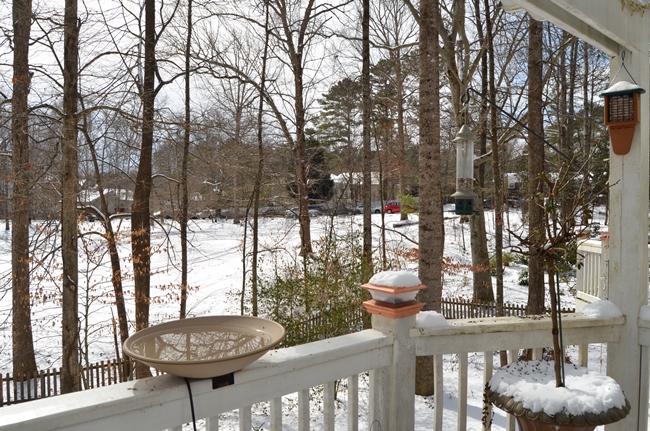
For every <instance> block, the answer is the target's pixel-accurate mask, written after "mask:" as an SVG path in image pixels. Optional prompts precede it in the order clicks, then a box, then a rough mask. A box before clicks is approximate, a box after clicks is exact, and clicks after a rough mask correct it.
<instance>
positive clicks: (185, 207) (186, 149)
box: [180, 0, 192, 319]
mask: <svg viewBox="0 0 650 431" xmlns="http://www.w3.org/2000/svg"><path fill="white" fill-rule="evenodd" d="M191 43H192V0H188V2H187V39H186V45H185V123H184V124H183V126H184V127H183V129H184V130H183V160H182V162H181V220H180V228H181V304H180V306H181V309H180V318H181V319H184V318H185V317H186V313H187V247H188V244H187V219H188V216H189V214H188V213H189V198H188V191H187V162H188V159H189V156H190V121H191V112H190V101H191V100H190V48H191Z"/></svg>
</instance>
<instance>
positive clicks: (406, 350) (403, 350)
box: [364, 300, 424, 431]
mask: <svg viewBox="0 0 650 431" xmlns="http://www.w3.org/2000/svg"><path fill="white" fill-rule="evenodd" d="M423 305H424V304H422V303H420V302H418V301H408V302H404V303H398V304H389V303H384V302H381V301H375V300H370V301H366V302H365V303H364V306H366V308H367V309H368V311H369V312H370V313H371V314H372V328H373V329H376V330H378V331H381V332H383V333H386V334H391V335H392V336H393V337H394V341H393V360H392V365H391V366H389V367H384V368H380V369H377V370H373V371H371V372H370V405H369V414H370V418H369V422H370V424H369V429H370V430H388V431H413V429H414V428H415V342H414V341H413V340H412V339H411V337H410V335H409V331H410V330H411V329H412V328H414V327H415V315H416V314H417V313H419V311H420V309H421V308H422V306H423Z"/></svg>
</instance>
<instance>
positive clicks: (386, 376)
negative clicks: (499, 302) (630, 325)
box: [0, 314, 650, 431]
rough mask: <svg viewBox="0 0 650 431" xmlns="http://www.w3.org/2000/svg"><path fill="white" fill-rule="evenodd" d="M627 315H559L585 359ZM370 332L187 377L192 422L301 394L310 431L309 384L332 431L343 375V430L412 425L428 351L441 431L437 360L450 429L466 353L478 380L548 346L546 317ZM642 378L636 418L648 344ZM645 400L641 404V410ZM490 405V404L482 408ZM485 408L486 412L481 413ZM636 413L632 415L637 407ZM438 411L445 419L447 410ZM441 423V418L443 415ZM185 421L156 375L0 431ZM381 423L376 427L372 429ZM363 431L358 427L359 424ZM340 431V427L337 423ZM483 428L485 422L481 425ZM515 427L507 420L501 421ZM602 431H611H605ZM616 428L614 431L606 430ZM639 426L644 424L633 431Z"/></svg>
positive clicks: (175, 393) (5, 418)
mask: <svg viewBox="0 0 650 431" xmlns="http://www.w3.org/2000/svg"><path fill="white" fill-rule="evenodd" d="M624 323H625V318H624V317H620V318H613V319H588V318H585V317H584V315H582V314H575V315H565V316H564V317H563V337H564V342H565V345H578V344H579V345H581V348H580V359H579V361H580V362H581V363H583V364H586V363H587V349H586V348H585V347H586V344H588V343H612V342H613V343H616V342H617V341H618V340H620V338H621V328H622V327H623V325H624ZM640 326H641V328H642V329H641V334H642V335H641V337H640V338H641V339H640V341H639V343H640V344H642V345H643V346H650V322H641V323H640ZM373 327H374V328H375V329H372V330H366V331H362V332H358V333H354V334H351V335H347V336H342V337H337V338H333V339H328V340H323V341H319V342H315V343H310V344H305V345H301V346H296V347H292V348H287V349H282V350H277V351H272V352H269V353H267V354H266V355H265V356H264V357H262V358H261V359H260V360H258V361H257V362H255V363H254V364H252V365H250V366H249V367H247V368H246V369H245V370H242V371H240V372H237V373H235V375H234V384H233V385H230V386H226V387H222V388H218V389H213V388H212V380H210V379H205V380H192V381H191V391H192V399H193V403H194V409H195V412H196V417H197V418H207V424H206V429H207V430H210V431H212V430H216V429H218V421H217V419H216V418H217V417H218V415H219V414H221V413H223V412H229V411H232V410H239V429H240V430H250V429H251V409H250V406H251V405H253V404H255V403H258V402H262V401H269V402H270V408H269V411H270V429H271V430H278V431H279V430H281V429H282V415H283V413H282V402H281V398H280V397H282V396H284V395H286V394H290V393H296V392H297V393H298V399H299V401H298V412H299V414H298V422H299V429H300V430H309V429H310V417H309V412H310V408H309V402H310V401H309V388H311V387H314V386H317V385H324V391H323V405H322V410H323V416H322V418H323V419H322V422H323V423H322V425H319V426H318V427H317V428H318V429H324V430H334V429H335V402H334V396H335V394H334V392H335V389H334V387H335V385H334V382H335V381H336V380H339V379H345V378H347V379H348V381H349V384H348V396H347V411H348V415H347V429H348V430H358V429H382V430H383V431H388V430H394V431H409V430H412V429H414V421H413V417H414V407H413V406H414V403H415V395H414V393H413V385H412V382H414V380H415V377H414V370H415V366H414V362H415V355H416V354H417V355H435V356H434V358H435V359H434V374H435V385H436V393H435V396H434V401H435V407H434V409H433V413H432V415H433V416H434V418H433V421H432V422H433V423H434V429H435V430H441V429H442V424H443V423H442V421H443V417H442V415H443V411H444V408H443V398H444V391H443V380H444V379H445V374H444V373H445V372H444V370H443V366H442V364H443V362H442V355H444V354H455V355H458V358H459V360H458V371H457V372H458V407H457V411H458V417H457V418H456V421H457V424H458V426H457V429H458V430H465V429H466V423H467V422H466V421H467V414H468V413H467V394H468V390H471V391H477V390H479V391H482V387H481V388H468V373H469V372H470V371H469V369H468V354H469V353H470V352H485V353H484V358H485V359H484V361H483V362H484V363H483V366H482V368H483V369H484V370H485V371H484V378H483V381H484V382H485V381H487V379H489V378H490V376H491V374H492V363H493V355H494V352H495V351H497V350H507V351H509V352H510V354H511V357H516V352H517V349H519V348H536V349H537V354H540V352H541V347H544V346H548V345H550V344H551V341H550V328H551V322H550V319H549V318H541V319H533V318H530V319H521V318H490V319H480V320H477V319H473V320H466V321H456V322H454V324H453V325H452V326H449V327H436V328H415V316H408V317H404V318H398V319H390V318H387V317H382V316H377V315H373ZM643 352H644V354H643V357H644V358H646V359H644V361H645V362H644V364H645V365H644V367H643V370H644V372H643V376H644V377H643V379H644V382H645V383H644V387H645V389H646V390H645V394H646V399H645V400H644V399H642V400H641V406H645V408H641V409H640V411H641V414H640V416H641V417H643V416H645V417H646V419H647V410H648V408H647V406H648V400H647V393H648V370H649V369H650V367H649V366H648V365H649V364H648V361H647V356H648V355H647V353H648V348H647V347H644V350H643ZM366 371H370V388H369V405H368V417H367V418H362V420H361V421H359V415H358V413H359V407H358V395H357V392H358V374H360V373H364V372H366ZM643 403H645V404H643ZM488 408H489V407H488ZM488 411H489V410H488ZM637 411H638V410H637ZM445 414H450V413H449V412H447V413H445ZM446 420H448V419H446ZM190 421H191V409H190V404H189V396H188V388H187V387H186V384H185V382H184V380H183V379H180V378H177V377H173V376H160V377H153V378H150V379H143V380H138V381H134V382H128V383H123V384H119V385H113V386H107V387H103V388H98V389H92V390H88V391H84V392H79V393H74V394H69V395H62V396H58V397H52V398H46V399H42V400H37V401H32V402H28V403H24V404H18V405H14V406H8V407H4V408H2V409H0V430H15V429H20V430H21V431H23V430H25V431H28V430H46V429H47V430H93V431H102V430H107V431H108V430H116V429H137V430H138V431H146V430H152V431H153V430H156V431H158V430H163V429H178V427H180V426H181V425H182V424H184V423H188V422H190ZM373 423H378V424H379V425H380V426H381V428H377V427H374V428H371V424H373ZM360 426H361V428H360ZM336 429H337V430H340V429H343V428H341V425H340V423H339V424H338V425H337V426H336ZM485 429H489V425H487V426H486V427H485ZM506 429H508V430H514V421H512V420H509V421H508V422H507V428H506ZM607 429H609V428H607ZM612 429H616V428H612ZM639 429H645V428H639Z"/></svg>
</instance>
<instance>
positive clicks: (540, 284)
mask: <svg viewBox="0 0 650 431" xmlns="http://www.w3.org/2000/svg"><path fill="white" fill-rule="evenodd" d="M529 19H530V30H529V31H530V33H529V44H528V127H529V128H530V130H532V131H533V132H535V133H536V134H537V136H543V134H544V118H543V114H542V107H543V91H544V81H543V63H542V62H543V58H542V48H543V39H542V31H543V23H542V22H539V21H536V20H534V19H532V18H529ZM537 136H534V135H532V133H531V134H529V136H528V227H529V232H530V236H531V238H532V242H531V244H536V245H537V246H531V247H530V249H529V250H528V280H529V290H528V304H527V307H526V309H527V312H528V313H529V314H542V313H543V312H544V256H543V250H542V247H543V244H544V241H543V239H544V236H545V231H544V205H543V202H542V201H541V200H542V199H543V188H544V182H543V181H542V174H543V173H544V141H542V140H541V139H540V138H538V137H537Z"/></svg>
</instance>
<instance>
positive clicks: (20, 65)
mask: <svg viewBox="0 0 650 431" xmlns="http://www.w3.org/2000/svg"><path fill="white" fill-rule="evenodd" d="M12 16H13V23H14V70H13V79H12V81H13V95H12V98H11V109H12V114H11V132H12V135H11V141H12V168H13V172H12V176H13V178H12V179H13V195H12V199H11V202H12V218H11V225H12V235H11V268H12V280H11V281H12V325H11V328H12V337H13V372H14V376H18V377H20V376H24V375H26V374H28V373H30V374H31V373H33V372H35V371H36V359H35V355H34V343H33V336H32V320H31V307H30V303H31V298H30V295H29V283H30V276H29V263H30V254H29V202H30V193H29V190H30V187H31V175H32V172H31V163H30V157H29V134H28V133H29V106H28V101H27V97H28V95H29V90H30V84H31V79H32V73H31V72H30V70H29V36H30V31H31V20H32V2H31V0H13V12H12Z"/></svg>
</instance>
